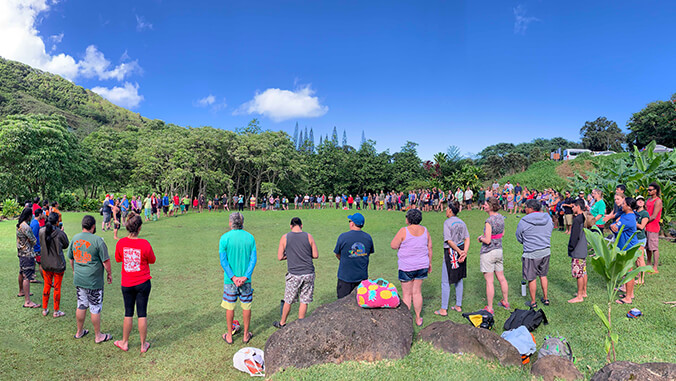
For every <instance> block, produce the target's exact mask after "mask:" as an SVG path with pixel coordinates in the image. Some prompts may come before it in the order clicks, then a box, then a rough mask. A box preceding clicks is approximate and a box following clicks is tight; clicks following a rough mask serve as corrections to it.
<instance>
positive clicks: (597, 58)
mask: <svg viewBox="0 0 676 381" xmlns="http://www.w3.org/2000/svg"><path fill="white" fill-rule="evenodd" d="M674 14H676V2H672V1H659V2H658V1H642V2H637V1H613V2H610V1H594V2H590V1H586V2H579V1H567V2H561V1H545V0H542V1H505V0H502V1H464V2H462V1H419V2H413V1H410V2H392V1H340V2H337V1H332V2H329V1H261V2H250V1H249V2H247V1H238V2H232V1H223V2H216V1H214V2H208V1H191V2H184V1H164V0H163V1H160V0H157V1H115V2H100V1H75V0H61V1H58V2H53V1H52V0H6V1H3V2H2V4H0V56H3V57H5V58H9V59H15V60H18V61H22V62H25V63H28V64H30V65H32V66H35V67H40V68H42V69H44V70H48V71H51V72H55V73H58V74H61V75H63V76H65V77H67V78H69V79H71V80H72V81H73V82H74V83H76V84H78V85H81V86H84V87H86V88H91V89H93V90H94V91H96V92H98V93H100V94H102V95H103V96H105V97H107V98H109V99H111V100H112V101H114V102H115V103H118V104H120V105H123V106H125V107H128V108H131V109H132V110H134V111H137V112H139V113H141V114H142V115H144V116H146V117H149V118H157V119H162V120H164V121H166V122H169V123H175V124H178V125H182V126H204V125H210V126H214V127H218V128H225V129H234V128H236V127H239V126H243V125H246V124H247V122H248V121H249V120H251V119H252V118H254V117H255V118H259V119H260V121H261V125H262V126H263V128H268V129H272V130H284V131H287V132H289V133H290V134H291V133H293V129H294V126H295V123H296V122H298V123H299V125H300V127H301V129H302V128H304V127H305V126H307V127H308V128H310V127H312V128H313V129H314V135H315V138H316V140H317V141H318V140H319V135H320V134H321V135H325V134H327V133H328V134H330V133H331V131H332V130H333V127H334V126H336V127H337V129H338V133H339V137H340V136H342V131H343V130H345V131H346V132H347V136H348V141H349V143H350V144H351V145H354V146H358V144H359V142H360V138H361V133H362V131H364V133H365V135H366V137H367V138H369V139H373V140H375V141H376V142H377V145H376V147H377V149H378V150H385V149H389V150H390V151H391V152H394V151H397V150H399V149H400V147H401V146H402V145H404V143H405V142H406V141H407V140H411V141H415V142H417V143H419V147H418V150H419V153H420V155H421V157H423V158H424V159H428V158H431V157H432V155H433V154H434V153H436V152H440V151H446V149H447V147H448V146H450V145H456V146H458V147H460V149H461V152H463V153H477V152H479V151H480V150H481V149H482V148H484V147H485V146H487V145H490V144H495V143H499V142H512V143H519V142H523V141H529V140H531V139H533V138H536V137H545V138H551V137H554V136H563V137H565V138H568V139H571V140H579V129H580V127H581V126H582V125H583V124H584V122H585V121H587V120H594V119H596V118H597V117H599V116H605V117H607V118H609V119H611V120H614V121H616V122H617V123H618V125H619V126H620V127H621V128H626V127H625V125H626V122H627V120H628V119H629V117H630V116H631V114H632V113H633V112H636V111H639V110H640V109H641V108H643V107H644V106H645V105H646V104H647V103H649V102H652V101H656V100H666V99H669V97H670V96H671V94H673V93H676V75H675V74H674V73H675V71H674V67H676V54H674V52H675V49H674V48H676V42H675V40H674V36H673V30H674V28H673V25H674V23H673V15H674ZM3 15H4V16H3Z"/></svg>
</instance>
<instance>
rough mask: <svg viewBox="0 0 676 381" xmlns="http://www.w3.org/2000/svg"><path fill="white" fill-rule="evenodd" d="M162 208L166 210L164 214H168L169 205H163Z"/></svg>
mask: <svg viewBox="0 0 676 381" xmlns="http://www.w3.org/2000/svg"><path fill="white" fill-rule="evenodd" d="M162 210H163V211H164V214H167V212H168V211H169V206H168V205H167V206H163V207H162Z"/></svg>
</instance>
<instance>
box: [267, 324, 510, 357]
mask: <svg viewBox="0 0 676 381" xmlns="http://www.w3.org/2000/svg"><path fill="white" fill-rule="evenodd" d="M418 337H419V338H420V339H421V340H425V341H429V342H430V343H432V345H434V346H435V347H436V348H439V349H442V350H444V351H446V352H450V353H474V354H475V355H477V356H479V357H481V358H484V359H487V360H498V361H499V362H500V364H502V365H514V366H521V355H520V354H519V352H518V351H517V350H516V348H514V346H513V345H512V344H510V343H509V342H508V341H507V340H505V339H503V338H502V337H500V336H498V335H497V334H495V333H494V332H492V331H489V330H487V329H484V328H476V327H472V326H471V325H469V324H458V323H454V322H452V321H450V320H446V321H437V322H434V323H432V324H430V325H428V326H427V327H425V328H424V329H423V330H421V331H420V333H419V334H418ZM266 355H267V353H266Z"/></svg>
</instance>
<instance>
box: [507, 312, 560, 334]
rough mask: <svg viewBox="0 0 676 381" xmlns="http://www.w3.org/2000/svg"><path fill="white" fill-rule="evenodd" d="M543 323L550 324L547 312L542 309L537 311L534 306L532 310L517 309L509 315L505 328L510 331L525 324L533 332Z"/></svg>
mask: <svg viewBox="0 0 676 381" xmlns="http://www.w3.org/2000/svg"><path fill="white" fill-rule="evenodd" d="M541 323H545V325H546V324H549V322H548V321H547V316H545V312H544V311H542V310H541V309H540V310H537V311H536V310H534V309H532V308H531V309H530V310H519V309H516V310H514V312H512V314H511V315H509V318H508V319H507V321H505V325H504V327H503V328H504V330H505V331H509V330H512V329H516V328H518V327H519V326H522V325H525V326H526V328H528V331H530V332H533V331H534V330H535V328H537V327H539V326H540V324H541Z"/></svg>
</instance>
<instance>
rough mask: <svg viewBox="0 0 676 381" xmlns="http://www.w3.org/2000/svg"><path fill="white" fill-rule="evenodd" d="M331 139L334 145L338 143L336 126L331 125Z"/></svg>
mask: <svg viewBox="0 0 676 381" xmlns="http://www.w3.org/2000/svg"><path fill="white" fill-rule="evenodd" d="M331 141H332V142H333V144H334V145H336V146H337V145H338V132H337V131H336V126H333V135H331Z"/></svg>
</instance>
